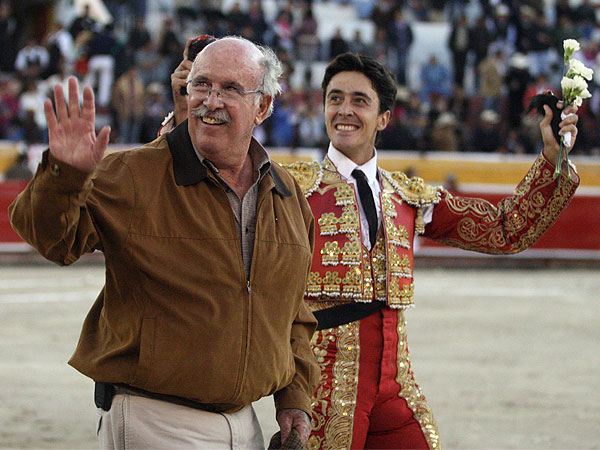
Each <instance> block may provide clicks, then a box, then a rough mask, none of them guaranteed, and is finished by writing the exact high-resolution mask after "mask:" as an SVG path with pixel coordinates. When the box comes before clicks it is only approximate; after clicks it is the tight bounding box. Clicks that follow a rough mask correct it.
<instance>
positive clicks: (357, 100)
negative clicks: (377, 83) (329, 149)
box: [325, 72, 390, 165]
mask: <svg viewBox="0 0 600 450" xmlns="http://www.w3.org/2000/svg"><path fill="white" fill-rule="evenodd" d="M389 120H390V112H389V111H386V112H384V113H382V114H380V113H379V96H378V95H377V92H375V90H374V89H373V86H372V84H371V80H369V79H368V78H367V77H366V76H365V75H364V74H362V73H360V72H340V73H338V74H336V75H335V76H334V77H333V78H332V79H331V81H330V82H329V85H328V86H327V91H326V95H325V123H326V127H327V135H328V136H329V139H331V142H332V143H333V145H334V147H335V148H337V149H338V150H339V151H341V152H342V153H343V154H344V155H346V156H347V157H348V158H350V159H351V160H353V161H354V162H355V163H357V164H359V165H360V164H363V163H365V162H366V161H368V160H369V159H371V158H372V156H373V149H374V145H375V137H376V135H377V131H381V130H383V129H384V128H385V127H386V126H387V124H388V122H389Z"/></svg>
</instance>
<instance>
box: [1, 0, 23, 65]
mask: <svg viewBox="0 0 600 450" xmlns="http://www.w3.org/2000/svg"><path fill="white" fill-rule="evenodd" d="M19 34H20V33H19V24H18V23H17V19H16V18H15V17H14V16H13V14H12V8H11V5H10V2H9V1H6V0H3V1H2V2H0V72H12V71H13V70H14V69H15V59H16V57H17V48H18V42H19Z"/></svg>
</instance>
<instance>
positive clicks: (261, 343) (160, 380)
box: [9, 121, 319, 414]
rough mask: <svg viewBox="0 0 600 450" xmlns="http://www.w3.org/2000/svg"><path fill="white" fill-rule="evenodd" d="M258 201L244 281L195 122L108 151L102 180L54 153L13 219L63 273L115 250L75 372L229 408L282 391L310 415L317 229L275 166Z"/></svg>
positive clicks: (227, 209) (279, 402) (224, 203)
mask: <svg viewBox="0 0 600 450" xmlns="http://www.w3.org/2000/svg"><path fill="white" fill-rule="evenodd" d="M251 145H260V144H258V142H256V141H254V140H253V141H252V143H251ZM257 205H258V206H257V220H256V235H255V241H254V253H253V260H252V266H251V273H250V277H249V279H246V274H245V270H244V265H243V261H242V255H241V250H240V243H239V238H238V235H237V230H236V226H235V218H234V215H233V212H232V209H231V206H230V203H229V200H228V199H227V196H226V193H225V191H224V190H223V188H222V187H221V186H220V184H219V182H218V181H217V180H216V178H215V177H214V174H213V173H212V172H211V171H209V170H206V168H205V166H204V165H202V164H201V163H200V161H199V159H198V157H197V156H196V154H195V152H194V149H193V147H192V144H191V141H190V137H189V134H188V131H187V121H186V122H184V123H183V124H182V125H181V126H179V127H178V128H177V129H175V130H174V131H173V132H172V133H170V134H168V135H165V136H161V137H159V138H158V139H156V140H155V141H154V142H152V143H150V144H147V145H145V146H143V147H141V148H138V149H134V150H131V151H125V152H118V153H112V154H109V155H107V156H106V157H105V158H104V160H103V161H102V162H101V164H100V166H99V167H98V169H97V170H96V171H95V172H94V174H93V176H88V175H86V174H85V173H82V172H79V171H77V170H76V169H74V168H73V167H70V166H68V165H66V164H64V163H61V162H59V161H57V160H55V159H54V158H53V157H52V155H50V154H49V152H46V154H45V155H44V159H43V161H42V163H41V164H40V167H39V168H38V171H37V173H36V175H35V178H34V179H33V180H32V182H31V183H30V184H29V185H28V187H27V188H26V190H25V191H23V192H22V193H21V194H20V195H19V197H18V198H17V199H16V200H15V201H14V202H13V204H12V205H11V206H10V208H9V212H10V218H11V223H12V225H13V227H14V229H15V230H16V231H17V232H18V233H19V235H20V236H21V237H23V239H25V240H26V241H27V242H29V243H30V244H31V245H33V246H34V247H35V248H36V249H37V250H38V251H39V252H40V253H41V254H42V255H44V256H45V257H46V258H48V259H49V260H51V261H54V262H56V263H58V264H61V265H66V264H71V263H73V262H74V261H76V260H77V259H78V258H79V257H80V256H81V255H82V254H83V253H85V252H91V251H94V250H96V249H98V250H101V251H103V252H104V256H105V262H106V284H105V286H104V288H103V289H102V291H101V292H100V295H99V296H98V298H97V299H96V302H95V303H94V305H93V306H92V308H91V310H90V312H89V313H88V316H87V318H86V320H85V322H84V324H83V329H82V331H81V336H80V339H79V344H78V346H77V349H76V350H75V353H74V355H73V357H72V358H71V360H70V362H69V363H70V364H71V365H72V366H73V367H75V368H76V369H77V370H79V371H80V372H82V373H83V374H85V375H87V376H89V377H91V378H93V379H94V380H96V381H102V382H110V383H125V384H127V385H130V386H133V387H136V388H139V389H144V390H146V391H149V392H153V393H157V394H167V395H175V396H178V397H183V398H187V399H192V400H195V401H198V402H202V403H205V404H210V405H213V406H214V408H215V409H216V410H218V411H235V410H238V409H240V408H241V407H243V406H244V405H247V404H248V403H250V402H252V401H255V400H257V399H259V398H261V397H264V396H267V395H270V394H275V402H276V407H277V409H282V408H299V409H302V410H304V411H306V412H307V413H309V414H310V412H311V409H310V396H311V394H312V393H313V392H314V389H315V388H316V384H317V381H318V373H319V372H318V370H319V369H318V367H317V365H316V363H315V361H314V356H313V354H312V352H311V350H310V346H309V342H310V339H311V336H312V334H313V331H314V329H315V326H316V321H315V319H314V317H313V315H312V314H311V313H310V311H309V310H308V309H307V307H306V305H305V304H304V302H303V301H302V298H303V293H304V288H305V284H306V277H307V273H308V270H309V268H310V263H311V259H312V249H313V245H314V242H313V233H314V219H313V216H312V214H311V211H310V208H309V206H308V203H307V202H306V200H305V198H304V195H303V194H302V191H301V190H300V188H299V187H298V185H297V184H296V183H295V181H294V179H293V178H292V177H291V176H290V175H289V174H288V173H287V172H286V171H285V170H283V169H282V168H281V167H279V166H278V165H276V164H275V163H272V167H271V169H270V171H269V173H268V174H267V175H266V176H265V177H264V178H263V179H262V181H261V183H260V186H259V194H258V201H257Z"/></svg>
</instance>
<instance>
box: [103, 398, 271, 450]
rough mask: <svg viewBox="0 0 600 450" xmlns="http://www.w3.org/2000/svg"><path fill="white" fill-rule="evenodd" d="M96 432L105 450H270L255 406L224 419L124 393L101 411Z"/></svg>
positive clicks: (247, 407) (216, 414)
mask: <svg viewBox="0 0 600 450" xmlns="http://www.w3.org/2000/svg"><path fill="white" fill-rule="evenodd" d="M96 430H97V434H98V439H99V441H100V450H109V449H110V450H135V449H140V450H141V449H144V450H150V449H170V450H175V449H189V450H191V449H194V450H197V449H211V450H212V449H214V450H221V449H223V450H225V449H228V450H234V449H236V450H237V449H240V450H241V449H244V450H246V449H261V450H264V448H265V446H264V442H263V438H262V432H261V429H260V424H259V423H258V419H257V417H256V414H255V413H254V409H253V408H252V405H248V406H246V407H245V408H244V409H242V410H241V411H238V412H236V413H233V414H225V413H222V414H221V413H211V412H207V411H201V410H198V409H193V408H188V407H186V406H181V405H176V404H173V403H168V402H164V401H161V400H155V399H151V398H146V397H140V396H137V395H131V394H126V393H123V394H122V393H119V394H116V395H115V397H114V398H113V402H112V407H111V408H110V411H104V410H102V409H100V408H98V423H97V427H96Z"/></svg>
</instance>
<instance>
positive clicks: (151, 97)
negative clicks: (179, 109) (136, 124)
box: [140, 83, 173, 142]
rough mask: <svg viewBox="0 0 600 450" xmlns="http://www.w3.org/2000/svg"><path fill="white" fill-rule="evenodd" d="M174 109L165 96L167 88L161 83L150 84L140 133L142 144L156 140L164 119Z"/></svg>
mask: <svg viewBox="0 0 600 450" xmlns="http://www.w3.org/2000/svg"><path fill="white" fill-rule="evenodd" d="M172 108H173V104H172V103H171V102H169V101H168V100H167V98H166V96H165V86H164V84H160V83H150V84H149V85H148V87H147V88H146V101H145V107H144V118H143V121H142V129H141V132H140V135H141V137H140V142H151V141H153V140H154V139H155V138H156V133H157V130H159V129H160V127H161V123H162V121H163V118H164V117H165V116H166V115H167V113H168V112H169V111H171V110H172Z"/></svg>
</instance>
